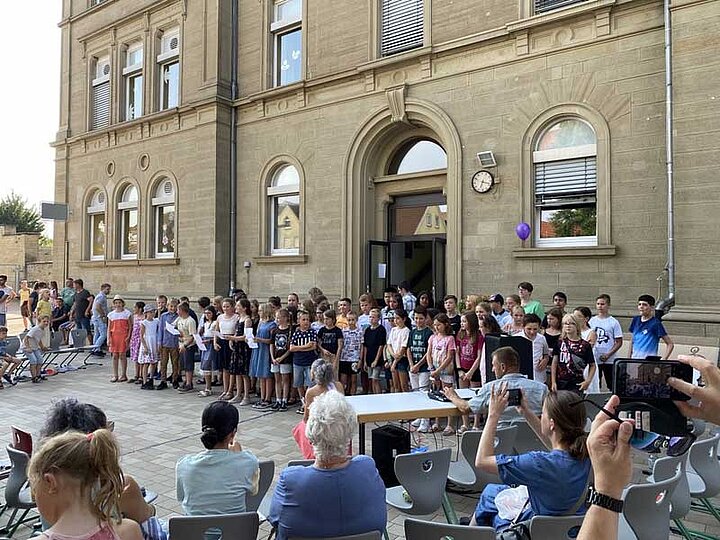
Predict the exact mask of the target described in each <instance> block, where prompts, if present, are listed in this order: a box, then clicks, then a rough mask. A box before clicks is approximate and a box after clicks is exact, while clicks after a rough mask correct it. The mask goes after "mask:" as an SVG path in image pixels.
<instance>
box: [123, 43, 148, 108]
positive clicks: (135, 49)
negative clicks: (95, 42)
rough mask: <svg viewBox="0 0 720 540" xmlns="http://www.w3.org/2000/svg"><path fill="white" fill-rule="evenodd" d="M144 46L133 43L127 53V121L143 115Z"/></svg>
mask: <svg viewBox="0 0 720 540" xmlns="http://www.w3.org/2000/svg"><path fill="white" fill-rule="evenodd" d="M142 72H143V46H142V43H133V44H132V45H130V46H129V47H128V49H127V51H126V52H125V67H124V68H123V80H124V83H125V84H124V92H125V100H124V101H125V103H124V107H123V108H124V114H125V120H134V119H136V118H140V117H141V116H142V114H143V73H142Z"/></svg>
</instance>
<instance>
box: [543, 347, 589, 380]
mask: <svg viewBox="0 0 720 540" xmlns="http://www.w3.org/2000/svg"><path fill="white" fill-rule="evenodd" d="M555 356H557V357H558V368H557V380H558V382H560V381H563V382H565V381H567V382H571V383H577V384H579V383H581V382H582V381H583V380H584V376H583V370H584V369H585V366H589V365H590V364H594V363H595V356H594V355H593V350H592V345H590V343H588V342H587V341H585V340H584V339H579V340H577V341H571V340H569V339H568V338H565V339H561V340H559V341H558V342H557V343H556V344H555V347H553V357H555Z"/></svg>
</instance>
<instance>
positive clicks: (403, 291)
mask: <svg viewBox="0 0 720 540" xmlns="http://www.w3.org/2000/svg"><path fill="white" fill-rule="evenodd" d="M398 292H399V293H400V296H401V297H402V305H403V309H404V310H405V311H406V312H408V313H412V311H413V310H414V309H415V304H417V298H415V295H414V294H413V293H412V292H410V283H408V282H407V281H402V282H400V285H399V286H398Z"/></svg>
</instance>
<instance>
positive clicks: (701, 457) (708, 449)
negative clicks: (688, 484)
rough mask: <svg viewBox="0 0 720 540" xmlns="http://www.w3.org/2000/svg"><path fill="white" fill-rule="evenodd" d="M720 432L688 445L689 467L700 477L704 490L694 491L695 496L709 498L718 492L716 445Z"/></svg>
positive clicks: (719, 466)
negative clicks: (700, 491)
mask: <svg viewBox="0 0 720 540" xmlns="http://www.w3.org/2000/svg"><path fill="white" fill-rule="evenodd" d="M718 442H720V434H716V435H715V436H713V437H710V438H709V439H703V440H701V441H695V442H694V443H693V444H692V446H691V447H690V457H689V463H690V467H692V469H693V470H694V471H695V472H696V473H697V474H698V476H700V478H702V481H703V483H704V484H705V490H704V491H703V492H702V493H694V496H695V497H704V498H711V497H714V496H715V495H717V494H718V493H720V462H718V459H717V447H718Z"/></svg>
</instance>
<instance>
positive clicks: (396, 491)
mask: <svg viewBox="0 0 720 540" xmlns="http://www.w3.org/2000/svg"><path fill="white" fill-rule="evenodd" d="M404 491H405V488H404V487H402V486H395V487H391V488H387V489H386V490H385V502H386V503H387V504H389V505H390V506H392V507H394V508H397V509H398V510H403V511H405V510H410V509H411V508H412V502H407V501H406V500H405V497H403V492H404Z"/></svg>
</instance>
